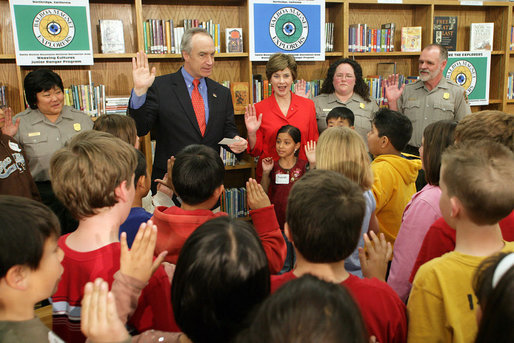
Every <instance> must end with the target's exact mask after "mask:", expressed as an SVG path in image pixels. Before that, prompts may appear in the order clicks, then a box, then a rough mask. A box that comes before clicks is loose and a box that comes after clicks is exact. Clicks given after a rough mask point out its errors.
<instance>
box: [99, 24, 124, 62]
mask: <svg viewBox="0 0 514 343" xmlns="http://www.w3.org/2000/svg"><path fill="white" fill-rule="evenodd" d="M99 26H100V38H101V42H102V45H101V50H102V53H103V54H113V53H114V54H124V53H125V36H124V35H123V21H121V20H111V19H100V20H99Z"/></svg>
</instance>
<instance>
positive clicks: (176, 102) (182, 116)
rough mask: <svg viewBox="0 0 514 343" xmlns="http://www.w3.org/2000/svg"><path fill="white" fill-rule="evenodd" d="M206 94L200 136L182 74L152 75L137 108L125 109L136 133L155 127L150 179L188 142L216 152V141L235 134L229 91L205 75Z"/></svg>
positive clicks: (164, 167) (156, 176)
mask: <svg viewBox="0 0 514 343" xmlns="http://www.w3.org/2000/svg"><path fill="white" fill-rule="evenodd" d="M205 81H206V84H207V94H208V97H209V100H208V101H209V121H208V122H207V127H206V130H205V135H204V136H203V137H202V134H201V133H200V128H199V126H198V122H197V120H196V115H195V112H194V110H193V105H192V103H191V97H190V96H189V92H188V91H187V87H186V83H185V81H184V77H183V76H182V73H181V72H180V70H179V71H177V72H176V73H173V74H167V75H162V76H159V77H156V78H155V81H154V83H153V85H152V86H151V87H150V88H149V89H148V92H147V94H146V101H145V103H144V104H143V106H141V107H140V108H138V109H137V110H136V109H132V108H129V109H128V112H129V115H130V116H131V117H132V118H134V120H135V121H136V126H137V135H138V136H144V135H146V134H147V133H148V132H149V131H150V130H151V129H152V128H153V129H155V131H154V132H155V133H156V134H157V137H156V140H157V142H156V147H155V159H154V164H153V171H152V180H154V179H155V178H162V177H163V176H164V173H166V169H167V166H166V164H167V160H168V158H170V156H174V155H176V154H177V153H178V152H179V151H180V150H182V148H184V147H186V146H188V145H190V144H204V145H207V146H210V147H212V148H213V149H215V150H216V151H219V145H218V142H219V141H220V140H222V139H223V138H224V137H229V138H233V137H234V136H236V135H238V132H237V128H236V125H235V122H234V107H233V106H232V97H231V95H230V91H229V90H228V89H227V88H226V87H223V86H222V85H220V84H219V83H217V82H215V81H213V80H211V79H209V78H205Z"/></svg>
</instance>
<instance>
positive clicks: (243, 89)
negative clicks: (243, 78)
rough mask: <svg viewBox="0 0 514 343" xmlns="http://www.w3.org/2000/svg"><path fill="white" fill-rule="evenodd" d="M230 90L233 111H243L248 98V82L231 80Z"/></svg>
mask: <svg viewBox="0 0 514 343" xmlns="http://www.w3.org/2000/svg"><path fill="white" fill-rule="evenodd" d="M230 91H231V93H232V102H233V104H234V111H235V112H243V111H244V110H245V107H246V105H248V104H249V99H250V94H249V90H248V82H231V84H230Z"/></svg>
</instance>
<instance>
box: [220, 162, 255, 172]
mask: <svg viewBox="0 0 514 343" xmlns="http://www.w3.org/2000/svg"><path fill="white" fill-rule="evenodd" d="M252 168H254V166H253V164H252V163H250V162H248V161H244V162H241V163H239V164H236V165H235V166H225V170H238V169H252Z"/></svg>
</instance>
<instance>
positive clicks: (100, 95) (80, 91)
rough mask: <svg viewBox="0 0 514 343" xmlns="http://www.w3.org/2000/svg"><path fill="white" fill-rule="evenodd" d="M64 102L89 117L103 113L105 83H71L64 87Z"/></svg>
mask: <svg viewBox="0 0 514 343" xmlns="http://www.w3.org/2000/svg"><path fill="white" fill-rule="evenodd" d="M64 104H65V105H68V106H72V107H74V108H76V109H77V110H80V111H82V112H84V113H87V114H89V115H90V116H91V117H98V116H99V115H102V114H105V85H99V86H95V85H94V84H89V85H71V86H70V87H69V88H64Z"/></svg>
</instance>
